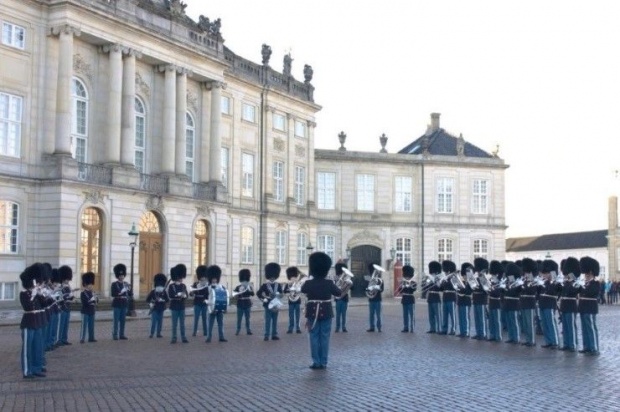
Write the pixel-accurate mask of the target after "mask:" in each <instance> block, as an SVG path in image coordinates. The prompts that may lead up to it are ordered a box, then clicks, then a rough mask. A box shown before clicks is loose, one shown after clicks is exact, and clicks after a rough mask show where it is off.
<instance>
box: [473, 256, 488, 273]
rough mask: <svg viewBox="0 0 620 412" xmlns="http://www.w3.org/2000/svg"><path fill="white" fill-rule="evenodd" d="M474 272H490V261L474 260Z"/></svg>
mask: <svg viewBox="0 0 620 412" xmlns="http://www.w3.org/2000/svg"><path fill="white" fill-rule="evenodd" d="M474 270H475V271H476V272H478V273H482V272H483V271H484V272H488V271H489V261H488V260H486V259H485V258H481V257H478V258H475V259H474Z"/></svg>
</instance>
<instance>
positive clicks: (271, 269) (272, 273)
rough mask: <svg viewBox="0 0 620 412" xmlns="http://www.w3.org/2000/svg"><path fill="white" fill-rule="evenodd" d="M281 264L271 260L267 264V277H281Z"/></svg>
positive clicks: (272, 278)
mask: <svg viewBox="0 0 620 412" xmlns="http://www.w3.org/2000/svg"><path fill="white" fill-rule="evenodd" d="M280 270H281V269H280V265H278V264H277V263H276V262H269V263H267V264H266V265H265V277H266V278H267V279H271V280H276V279H277V278H279V277H280Z"/></svg>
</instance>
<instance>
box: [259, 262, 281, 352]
mask: <svg viewBox="0 0 620 412" xmlns="http://www.w3.org/2000/svg"><path fill="white" fill-rule="evenodd" d="M278 277H280V265H278V264H277V263H275V262H270V263H267V264H266V265H265V278H267V282H265V283H263V284H262V285H261V287H260V289H258V292H257V293H256V296H257V297H258V298H259V299H260V300H261V301H262V302H263V308H264V309H265V340H266V341H267V340H269V336H270V335H271V340H279V339H280V338H279V337H278V311H279V309H280V306H281V304H282V303H281V302H279V299H280V298H279V296H280V295H281V294H282V285H280V284H279V283H277V282H276V279H278ZM275 299H278V300H277V301H276V302H274V304H272V305H271V306H272V307H271V308H270V307H269V305H270V303H271V302H272V301H274V300H275Z"/></svg>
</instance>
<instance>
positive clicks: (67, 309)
mask: <svg viewBox="0 0 620 412" xmlns="http://www.w3.org/2000/svg"><path fill="white" fill-rule="evenodd" d="M58 272H59V273H60V277H61V279H62V300H61V304H60V308H61V312H60V319H59V321H58V322H59V323H58V345H71V342H69V320H70V318H71V302H73V299H74V296H73V291H72V290H71V285H69V282H70V281H71V280H72V279H73V271H72V270H71V268H70V267H69V266H66V265H65V266H61V267H59V268H58Z"/></svg>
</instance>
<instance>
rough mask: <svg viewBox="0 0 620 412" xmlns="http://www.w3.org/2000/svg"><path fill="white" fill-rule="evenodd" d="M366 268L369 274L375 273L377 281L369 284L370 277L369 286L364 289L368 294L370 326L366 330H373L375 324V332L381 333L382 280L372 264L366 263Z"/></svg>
mask: <svg viewBox="0 0 620 412" xmlns="http://www.w3.org/2000/svg"><path fill="white" fill-rule="evenodd" d="M368 270H369V271H370V273H371V274H375V275H376V276H377V283H378V284H375V285H370V283H371V282H372V279H371V280H370V281H369V286H368V287H367V288H366V290H367V291H368V292H369V294H370V295H369V296H368V315H369V316H368V321H369V323H370V328H369V329H368V330H366V332H374V331H375V325H376V326H377V332H379V333H381V300H382V299H381V294H382V293H383V290H384V284H383V283H384V282H383V279H381V272H380V271H378V270H375V267H374V264H372V263H371V264H370V265H368Z"/></svg>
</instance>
